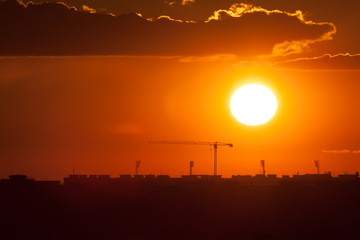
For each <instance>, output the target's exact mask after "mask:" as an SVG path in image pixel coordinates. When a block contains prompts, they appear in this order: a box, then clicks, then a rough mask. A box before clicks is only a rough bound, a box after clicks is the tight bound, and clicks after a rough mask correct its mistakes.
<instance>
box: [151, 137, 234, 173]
mask: <svg viewBox="0 0 360 240" xmlns="http://www.w3.org/2000/svg"><path fill="white" fill-rule="evenodd" d="M148 143H149V144H186V145H209V146H211V147H213V148H214V175H215V176H216V175H217V148H218V147H219V146H229V147H233V146H234V145H233V144H232V143H223V142H194V141H150V142H148Z"/></svg>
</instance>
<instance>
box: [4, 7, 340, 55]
mask: <svg viewBox="0 0 360 240" xmlns="http://www.w3.org/2000/svg"><path fill="white" fill-rule="evenodd" d="M0 20H1V21H0V29H1V30H2V37H1V39H0V55H2V56H19V55H22V56H30V55H31V56H39V55H42V56H52V55H54V56H57V55H137V56H138V55H158V56H160V55H161V56H209V55H223V54H233V55H237V56H241V57H254V56H258V55H268V54H270V55H271V54H275V55H288V54H291V53H299V52H302V51H304V49H306V48H308V47H309V46H310V45H311V43H314V42H317V41H324V40H329V39H331V37H332V35H333V34H334V33H335V31H336V30H335V26H334V25H333V24H331V23H315V22H312V21H305V20H304V18H303V14H302V13H301V12H300V11H297V12H295V13H288V12H283V11H279V10H271V11H269V10H266V9H264V8H261V7H255V6H253V5H249V4H235V5H232V6H231V7H230V9H229V10H218V11H216V12H214V14H213V15H212V16H210V17H209V18H208V20H207V21H204V22H193V21H182V20H176V19H172V18H171V17H169V16H160V17H158V18H156V19H146V18H143V17H142V16H141V14H127V15H119V16H114V15H111V14H106V13H101V12H100V13H98V12H96V10H95V9H93V8H91V7H90V6H85V5H84V6H83V7H82V9H80V10H79V9H76V8H75V7H70V6H68V5H65V4H63V3H42V4H34V3H31V2H29V3H28V4H26V5H25V4H23V3H21V2H17V1H15V0H7V1H5V2H0ZM324 36H327V37H324ZM274 49H275V50H274Z"/></svg>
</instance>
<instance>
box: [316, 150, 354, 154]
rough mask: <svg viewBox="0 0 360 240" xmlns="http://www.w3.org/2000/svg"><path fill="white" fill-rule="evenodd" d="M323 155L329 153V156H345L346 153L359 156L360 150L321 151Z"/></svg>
mask: <svg viewBox="0 0 360 240" xmlns="http://www.w3.org/2000/svg"><path fill="white" fill-rule="evenodd" d="M321 152H323V153H331V154H347V153H353V154H360V150H349V149H341V150H324V149H323V150H321Z"/></svg>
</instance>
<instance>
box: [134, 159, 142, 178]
mask: <svg viewBox="0 0 360 240" xmlns="http://www.w3.org/2000/svg"><path fill="white" fill-rule="evenodd" d="M140 162H141V160H136V163H135V175H138V169H139V167H140Z"/></svg>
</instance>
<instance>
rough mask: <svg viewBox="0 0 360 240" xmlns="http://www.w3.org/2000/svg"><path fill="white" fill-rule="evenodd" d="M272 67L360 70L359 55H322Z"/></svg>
mask: <svg viewBox="0 0 360 240" xmlns="http://www.w3.org/2000/svg"><path fill="white" fill-rule="evenodd" d="M274 66H276V67H279V68H290V69H305V70H310V69H319V70H342V69H343V70H350V69H354V70H356V69H360V53H357V54H350V53H339V54H335V55H331V54H324V55H322V56H320V57H311V58H297V59H292V60H288V61H283V62H277V63H275V64H274Z"/></svg>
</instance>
